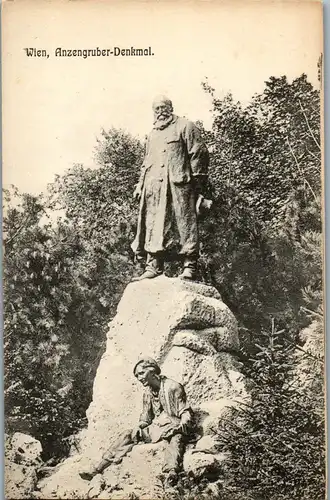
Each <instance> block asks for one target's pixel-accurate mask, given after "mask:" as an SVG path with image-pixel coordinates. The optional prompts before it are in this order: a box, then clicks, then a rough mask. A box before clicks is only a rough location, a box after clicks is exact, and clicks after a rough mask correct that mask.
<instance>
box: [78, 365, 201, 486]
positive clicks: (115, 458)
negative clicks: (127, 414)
mask: <svg viewBox="0 0 330 500" xmlns="http://www.w3.org/2000/svg"><path fill="white" fill-rule="evenodd" d="M133 373H134V375H135V377H136V378H137V379H138V380H139V382H141V384H142V385H143V386H144V387H145V388H146V390H145V392H144V395H143V409H142V413H141V416H140V419H139V423H138V425H137V427H136V428H135V429H133V430H131V429H130V430H129V431H126V432H124V433H123V434H122V435H121V436H120V438H119V439H118V441H117V442H116V443H115V444H114V445H113V446H112V447H111V449H109V450H108V451H107V452H106V453H105V454H104V455H103V457H102V460H101V462H100V463H99V464H98V465H97V466H96V467H94V468H93V469H91V470H89V471H83V472H80V476H81V477H82V478H83V479H87V480H90V479H92V477H93V476H95V475H96V474H100V473H101V472H102V471H103V470H104V469H106V468H107V467H108V466H109V465H110V464H112V463H120V462H121V460H122V458H123V457H124V456H125V455H126V454H127V453H128V452H129V451H131V449H132V448H133V446H135V445H136V444H138V443H157V442H159V441H161V440H164V441H166V442H167V444H166V449H165V457H164V465H163V468H162V473H163V474H164V476H165V480H166V483H167V484H168V485H169V486H171V485H174V484H175V483H176V480H177V473H178V472H179V471H180V470H181V468H182V459H183V455H184V452H185V444H186V441H187V438H188V437H189V435H190V434H191V432H192V426H193V425H192V421H193V413H192V410H191V408H190V407H189V406H188V405H187V401H186V393H185V390H184V388H183V386H182V385H181V384H179V383H178V382H175V381H174V380H171V379H170V378H167V377H165V376H164V375H162V374H161V369H160V367H159V365H158V364H157V363H156V361H155V360H154V359H152V358H149V357H147V356H144V357H142V358H140V359H139V360H138V362H137V363H136V365H135V367H134V369H133Z"/></svg>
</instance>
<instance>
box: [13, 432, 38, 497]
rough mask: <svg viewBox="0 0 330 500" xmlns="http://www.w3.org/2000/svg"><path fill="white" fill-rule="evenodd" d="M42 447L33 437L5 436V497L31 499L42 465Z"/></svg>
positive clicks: (26, 435)
mask: <svg viewBox="0 0 330 500" xmlns="http://www.w3.org/2000/svg"><path fill="white" fill-rule="evenodd" d="M41 453H42V446H41V443H40V441H38V440H37V439H35V438H34V437H32V436H30V435H28V434H23V433H22V432H15V434H13V435H12V436H9V435H6V436H5V496H6V498H10V499H16V498H17V499H18V498H31V496H32V493H33V491H34V489H35V487H36V484H37V470H38V468H39V467H40V466H41V464H42V459H41Z"/></svg>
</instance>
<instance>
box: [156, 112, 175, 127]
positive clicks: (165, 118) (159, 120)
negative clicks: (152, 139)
mask: <svg viewBox="0 0 330 500" xmlns="http://www.w3.org/2000/svg"><path fill="white" fill-rule="evenodd" d="M172 120H173V114H172V113H169V114H168V113H166V114H160V115H158V116H156V115H154V127H155V128H157V129H163V128H165V127H167V125H169V124H170V123H171V121H172Z"/></svg>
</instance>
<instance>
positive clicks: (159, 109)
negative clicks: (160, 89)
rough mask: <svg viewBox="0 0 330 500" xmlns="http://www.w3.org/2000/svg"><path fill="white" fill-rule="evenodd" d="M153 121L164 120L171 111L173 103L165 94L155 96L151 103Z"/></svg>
mask: <svg viewBox="0 0 330 500" xmlns="http://www.w3.org/2000/svg"><path fill="white" fill-rule="evenodd" d="M152 110H153V112H154V120H155V121H165V120H168V118H169V117H170V116H171V115H172V113H173V104H172V101H171V100H170V99H168V97H166V96H165V95H159V96H157V97H156V98H155V99H154V100H153V103H152Z"/></svg>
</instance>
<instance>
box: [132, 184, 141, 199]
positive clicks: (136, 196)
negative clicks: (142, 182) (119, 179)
mask: <svg viewBox="0 0 330 500" xmlns="http://www.w3.org/2000/svg"><path fill="white" fill-rule="evenodd" d="M141 192H142V190H141V187H140V186H139V184H138V185H137V186H136V188H135V189H134V193H133V199H134V200H137V201H140V199H141Z"/></svg>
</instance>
